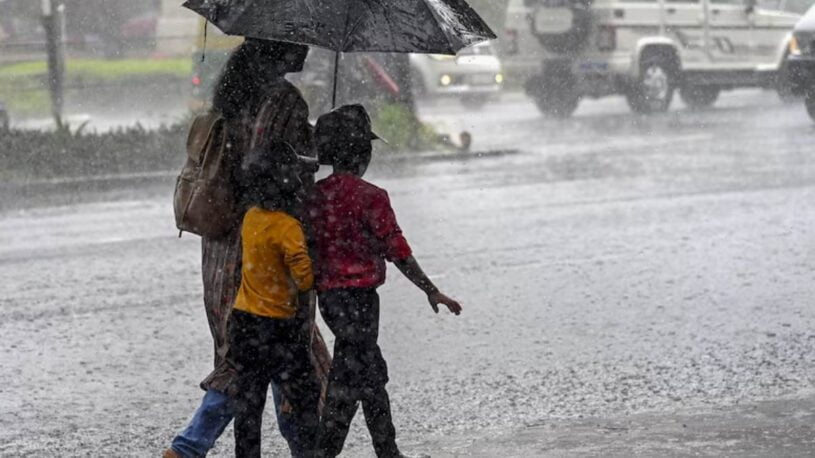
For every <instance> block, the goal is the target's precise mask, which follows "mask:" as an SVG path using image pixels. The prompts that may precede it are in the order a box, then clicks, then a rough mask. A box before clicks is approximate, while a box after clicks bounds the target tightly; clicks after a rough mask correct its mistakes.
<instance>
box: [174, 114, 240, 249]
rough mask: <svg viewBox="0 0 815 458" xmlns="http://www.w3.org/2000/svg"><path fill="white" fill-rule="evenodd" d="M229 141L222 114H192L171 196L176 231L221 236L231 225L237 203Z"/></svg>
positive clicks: (233, 222) (235, 213) (234, 217)
mask: <svg viewBox="0 0 815 458" xmlns="http://www.w3.org/2000/svg"><path fill="white" fill-rule="evenodd" d="M228 143H229V136H228V131H227V124H226V120H225V119H224V118H223V116H221V115H220V114H219V113H216V112H214V111H210V112H208V113H205V114H201V115H199V116H198V117H196V118H195V121H193V123H192V127H190V133H189V136H188V137H187V163H186V164H184V168H182V169H181V174H180V175H179V176H178V180H177V181H176V185H175V196H174V199H173V207H174V210H175V224H176V226H177V227H178V229H179V231H181V232H191V233H193V234H197V235H200V236H205V237H220V236H223V235H225V234H226V233H227V232H229V230H230V229H232V227H233V226H234V224H235V219H236V215H237V207H238V203H237V193H236V191H235V189H234V185H233V183H232V179H231V176H232V167H233V164H232V162H234V161H232V160H231V158H230V153H229V150H228V148H227V145H228ZM181 232H179V237H180V236H181Z"/></svg>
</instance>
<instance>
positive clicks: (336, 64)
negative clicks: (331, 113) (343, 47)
mask: <svg viewBox="0 0 815 458" xmlns="http://www.w3.org/2000/svg"><path fill="white" fill-rule="evenodd" d="M339 70H340V52H339V51H337V52H336V53H335V54H334V93H333V95H332V97H331V109H332V110H333V109H334V108H337V75H338V74H339Z"/></svg>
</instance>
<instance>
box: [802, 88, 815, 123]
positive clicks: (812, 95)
mask: <svg viewBox="0 0 815 458" xmlns="http://www.w3.org/2000/svg"><path fill="white" fill-rule="evenodd" d="M804 104H805V105H806V107H807V113H809V117H810V118H812V120H813V121H815V90H811V91H808V92H807V95H806V97H805V98H804Z"/></svg>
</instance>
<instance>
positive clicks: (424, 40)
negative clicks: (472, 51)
mask: <svg viewBox="0 0 815 458" xmlns="http://www.w3.org/2000/svg"><path fill="white" fill-rule="evenodd" d="M184 6H185V7H187V8H189V9H191V10H193V11H195V12H196V13H198V14H200V15H201V16H203V17H204V18H206V19H207V20H209V21H210V22H212V23H213V24H215V26H216V27H218V28H219V29H221V31H223V32H224V33H226V34H229V35H241V36H245V37H251V38H261V39H266V40H279V41H288V42H292V43H300V44H305V45H311V46H318V47H321V48H326V49H330V50H333V51H336V52H397V53H432V54H456V53H457V52H458V51H459V50H461V49H463V48H466V47H468V46H471V45H473V44H476V43H479V42H482V41H486V40H490V39H494V38H495V33H493V31H492V30H490V28H489V26H487V24H486V23H485V22H484V20H483V19H481V17H480V16H479V15H478V14H477V13H476V12H475V11H474V10H473V9H472V8H471V7H470V6H469V5H468V4H467V3H466V2H465V1H464V0H187V1H186V2H185V3H184Z"/></svg>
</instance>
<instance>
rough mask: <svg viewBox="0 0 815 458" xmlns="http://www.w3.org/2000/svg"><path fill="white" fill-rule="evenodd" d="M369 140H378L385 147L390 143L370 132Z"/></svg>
mask: <svg viewBox="0 0 815 458" xmlns="http://www.w3.org/2000/svg"><path fill="white" fill-rule="evenodd" d="M371 140H379V141H381V142H382V143H384V144H386V145H390V143H388V141H387V140H385V139H384V138H382V137H380V136H379V135H377V134H376V132H374V131H371Z"/></svg>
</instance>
